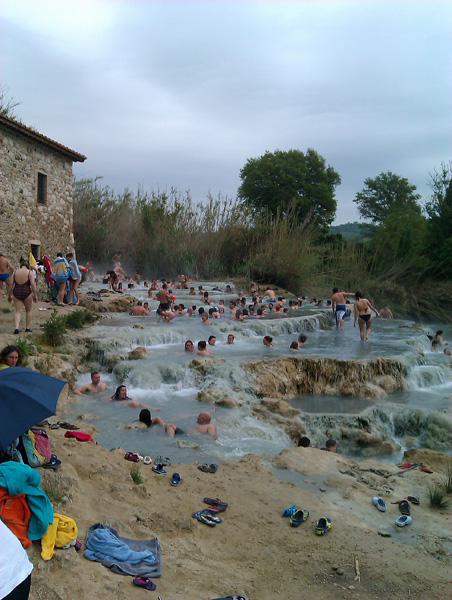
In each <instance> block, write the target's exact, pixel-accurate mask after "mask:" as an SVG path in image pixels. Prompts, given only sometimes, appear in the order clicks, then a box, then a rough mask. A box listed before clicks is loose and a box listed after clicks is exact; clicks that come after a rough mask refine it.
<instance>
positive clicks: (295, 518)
mask: <svg viewBox="0 0 452 600" xmlns="http://www.w3.org/2000/svg"><path fill="white" fill-rule="evenodd" d="M308 517H309V510H301V509H300V508H299V509H298V510H296V511H295V512H294V513H293V515H291V517H290V524H291V525H292V527H298V526H299V525H301V524H302V523H304V522H305V521H306V520H307V518H308ZM325 533H326V532H325Z"/></svg>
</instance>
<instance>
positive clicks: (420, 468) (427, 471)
mask: <svg viewBox="0 0 452 600" xmlns="http://www.w3.org/2000/svg"><path fill="white" fill-rule="evenodd" d="M419 471H424V473H433V471H432V470H431V469H427V467H419Z"/></svg>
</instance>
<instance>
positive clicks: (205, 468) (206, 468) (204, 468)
mask: <svg viewBox="0 0 452 600" xmlns="http://www.w3.org/2000/svg"><path fill="white" fill-rule="evenodd" d="M198 469H199V470H200V471H203V472H204V473H210V467H209V465H208V464H206V463H204V464H203V465H199V466H198Z"/></svg>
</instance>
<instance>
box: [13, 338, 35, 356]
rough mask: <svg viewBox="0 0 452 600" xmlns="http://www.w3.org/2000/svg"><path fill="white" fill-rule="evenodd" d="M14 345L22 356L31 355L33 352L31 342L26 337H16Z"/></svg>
mask: <svg viewBox="0 0 452 600" xmlns="http://www.w3.org/2000/svg"><path fill="white" fill-rule="evenodd" d="M16 345H17V347H18V348H19V349H20V352H21V354H22V358H27V356H32V355H33V354H34V353H35V348H34V346H33V344H32V343H31V342H30V340H27V338H21V337H20V338H18V339H17V341H16Z"/></svg>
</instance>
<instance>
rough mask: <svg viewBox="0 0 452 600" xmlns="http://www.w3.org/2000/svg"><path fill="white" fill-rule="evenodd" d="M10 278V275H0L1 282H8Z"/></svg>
mask: <svg viewBox="0 0 452 600" xmlns="http://www.w3.org/2000/svg"><path fill="white" fill-rule="evenodd" d="M8 277H9V273H0V281H6V280H7V279H8Z"/></svg>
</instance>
